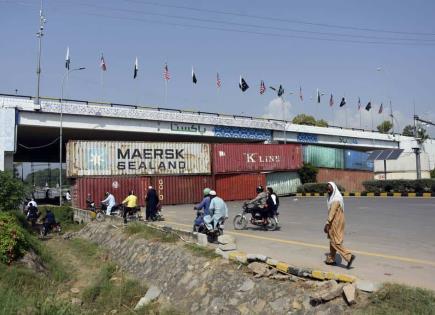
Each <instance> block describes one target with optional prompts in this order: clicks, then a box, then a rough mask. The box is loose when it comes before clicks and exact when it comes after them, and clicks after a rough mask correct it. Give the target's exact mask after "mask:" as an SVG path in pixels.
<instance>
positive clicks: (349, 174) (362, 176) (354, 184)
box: [317, 168, 374, 192]
mask: <svg viewBox="0 0 435 315" xmlns="http://www.w3.org/2000/svg"><path fill="white" fill-rule="evenodd" d="M373 178H374V173H373V172H368V171H351V170H338V169H328V168H319V173H317V182H318V183H327V182H331V181H332V182H335V183H336V184H340V185H341V186H343V187H344V188H345V189H346V191H348V192H361V191H364V186H363V184H362V183H363V182H364V181H366V180H373Z"/></svg>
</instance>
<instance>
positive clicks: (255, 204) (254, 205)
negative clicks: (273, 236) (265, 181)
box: [244, 185, 268, 224]
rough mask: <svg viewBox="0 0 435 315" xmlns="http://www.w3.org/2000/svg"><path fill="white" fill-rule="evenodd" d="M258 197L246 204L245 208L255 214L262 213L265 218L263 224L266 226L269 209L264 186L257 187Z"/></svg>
mask: <svg viewBox="0 0 435 315" xmlns="http://www.w3.org/2000/svg"><path fill="white" fill-rule="evenodd" d="M256 190H257V197H255V198H254V199H252V200H249V201H247V202H245V204H244V205H245V206H246V207H247V208H248V209H252V210H253V213H255V212H256V213H260V214H261V217H262V218H263V222H264V223H265V224H266V220H267V216H268V207H267V198H268V195H267V192H265V191H264V188H263V186H261V185H260V186H257V189H256Z"/></svg>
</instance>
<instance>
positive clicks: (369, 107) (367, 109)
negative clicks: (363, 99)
mask: <svg viewBox="0 0 435 315" xmlns="http://www.w3.org/2000/svg"><path fill="white" fill-rule="evenodd" d="M371 108H372V102H368V103H367V106H366V111H370V109H371Z"/></svg>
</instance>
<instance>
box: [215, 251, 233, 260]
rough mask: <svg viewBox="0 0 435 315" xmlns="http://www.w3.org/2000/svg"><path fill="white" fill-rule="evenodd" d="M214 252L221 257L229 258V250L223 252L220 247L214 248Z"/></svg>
mask: <svg viewBox="0 0 435 315" xmlns="http://www.w3.org/2000/svg"><path fill="white" fill-rule="evenodd" d="M214 252H215V253H216V254H218V255H219V256H221V257H222V258H225V259H229V256H230V252H224V251H223V250H222V249H220V248H216V249H215V251H214Z"/></svg>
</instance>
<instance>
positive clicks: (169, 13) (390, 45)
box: [0, 0, 435, 136]
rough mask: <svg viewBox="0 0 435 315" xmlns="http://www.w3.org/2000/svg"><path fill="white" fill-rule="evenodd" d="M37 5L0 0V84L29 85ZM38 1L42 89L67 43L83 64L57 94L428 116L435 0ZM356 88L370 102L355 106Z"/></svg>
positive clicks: (221, 107) (50, 84) (217, 108)
mask: <svg viewBox="0 0 435 315" xmlns="http://www.w3.org/2000/svg"><path fill="white" fill-rule="evenodd" d="M39 6H40V4H39V1H37V0H34V1H31V0H0V25H1V27H0V36H1V39H2V44H1V48H2V49H1V50H0V93H6V94H15V93H16V90H18V92H17V93H18V94H20V95H35V94H36V61H37V38H36V35H35V34H36V32H37V31H38V28H39ZM43 12H44V15H45V17H46V24H45V29H44V37H43V42H42V45H43V46H42V61H41V62H42V73H41V90H40V91H41V92H40V94H41V95H42V96H49V97H56V98H60V96H61V89H62V79H63V77H64V75H65V54H66V50H67V47H69V50H70V57H71V69H73V68H77V67H86V69H85V70H83V71H75V72H72V73H70V75H69V79H68V81H67V82H65V86H64V91H65V92H64V94H65V98H71V99H85V100H93V101H104V102H112V103H123V104H135V105H143V106H153V107H167V108H176V109H186V110H196V111H204V112H218V113H225V114H234V115H248V116H256V117H270V118H277V119H283V118H285V119H288V120H290V119H291V118H292V117H294V116H295V115H297V114H300V113H305V114H310V115H313V116H315V117H316V118H317V119H325V120H327V121H328V122H329V123H330V124H331V125H340V126H347V127H353V128H360V127H362V128H366V129H371V128H372V127H376V126H377V125H378V124H379V123H380V122H381V121H383V120H385V119H389V114H390V110H391V109H390V105H389V104H390V101H391V104H392V108H393V114H394V115H393V116H394V121H395V124H396V127H395V131H401V130H402V129H403V127H404V126H405V125H406V124H410V123H412V116H413V114H414V108H415V112H416V114H418V115H420V116H421V117H422V118H425V119H428V120H432V121H435V112H434V110H433V109H434V106H433V103H434V83H435V80H434V79H435V62H434V56H435V19H434V16H435V2H434V1H430V0H427V1H421V0H416V1H412V2H411V1H393V0H384V1H374V0H368V1H345V0H341V1H320V0H319V1H314V0H306V1H290V0H287V1H275V0H270V1H247V0H242V1H229V0H221V1H198V0H185V1H182V2H181V1H175V0H161V1H157V0H150V1H143V0H117V1H113V0H106V1H85V0H77V1H66V0H56V1H55V0H44V10H43ZM102 53H104V59H105V62H106V65H107V71H105V72H104V73H103V72H102V71H101V68H100V57H101V54H102ZM136 57H137V58H138V61H139V72H138V77H137V78H136V79H133V65H134V61H135V58H136ZM165 62H167V64H168V68H169V72H170V76H171V79H170V80H169V82H168V83H167V94H166V95H167V96H166V97H165V81H164V80H163V67H164V64H165ZM192 66H193V67H194V69H195V74H196V77H197V79H198V83H197V84H196V85H193V83H192V79H191V71H192ZM217 72H219V75H220V78H221V80H222V87H221V88H220V89H217V87H216V73H217ZM240 75H242V76H243V77H244V79H245V80H246V81H247V83H248V85H249V86H250V88H249V89H248V90H247V91H246V92H244V93H242V92H241V91H240V89H239V88H238V82H239V76H240ZM261 80H263V81H264V82H265V84H266V86H267V87H269V86H275V87H277V86H278V85H279V84H282V85H283V87H284V89H285V92H286V93H285V94H284V103H283V102H282V101H281V99H279V98H277V96H276V93H275V92H274V91H272V90H271V89H267V91H266V93H264V94H263V95H260V93H259V87H260V81H261ZM300 88H301V89H302V94H303V98H304V101H303V102H301V101H300V99H299V89H300ZM317 89H319V90H320V91H321V93H324V95H322V98H321V103H320V104H318V103H317V102H316V90H317ZM292 93H293V94H292ZM331 94H333V98H334V105H333V106H329V100H330V95H331ZM342 97H345V98H346V101H347V104H346V105H345V106H344V107H343V108H339V106H338V104H339V102H340V100H341V98H342ZM358 98H360V99H361V104H362V106H365V105H366V104H367V103H368V102H369V101H371V104H372V111H371V112H367V111H365V110H364V109H362V110H361V111H358V107H357V103H358ZM380 104H383V107H384V111H383V113H382V114H378V110H379V106H380ZM283 105H284V106H283ZM427 128H428V131H429V132H430V134H431V135H432V136H435V127H427Z"/></svg>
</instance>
